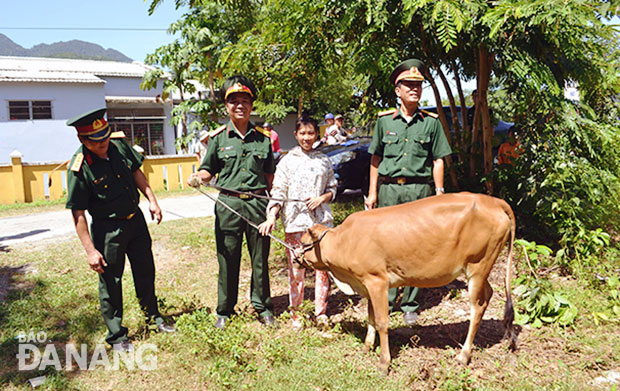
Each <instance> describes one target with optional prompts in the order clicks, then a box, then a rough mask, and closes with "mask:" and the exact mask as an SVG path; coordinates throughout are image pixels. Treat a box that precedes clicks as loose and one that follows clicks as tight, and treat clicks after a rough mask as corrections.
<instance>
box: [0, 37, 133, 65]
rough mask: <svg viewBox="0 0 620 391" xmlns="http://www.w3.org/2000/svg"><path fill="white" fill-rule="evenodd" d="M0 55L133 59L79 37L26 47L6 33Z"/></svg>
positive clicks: (123, 60) (129, 60)
mask: <svg viewBox="0 0 620 391" xmlns="http://www.w3.org/2000/svg"><path fill="white" fill-rule="evenodd" d="M0 56H19V57H53V58H74V59H82V60H109V61H121V62H131V61H133V60H132V59H131V58H129V57H127V56H125V55H124V54H123V53H121V52H119V51H118V50H114V49H104V48H103V47H101V46H99V45H97V44H94V43H90V42H85V41H80V40H77V39H74V40H71V41H68V42H56V43H52V44H49V45H48V44H45V43H41V44H39V45H35V46H34V47H33V48H32V49H25V48H23V47H21V46H20V45H18V44H16V43H15V42H13V41H11V39H10V38H9V37H7V36H6V35H4V34H0Z"/></svg>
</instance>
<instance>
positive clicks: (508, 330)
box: [503, 202, 517, 350]
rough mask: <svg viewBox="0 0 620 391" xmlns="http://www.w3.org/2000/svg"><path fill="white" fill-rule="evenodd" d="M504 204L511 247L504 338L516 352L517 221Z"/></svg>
mask: <svg viewBox="0 0 620 391" xmlns="http://www.w3.org/2000/svg"><path fill="white" fill-rule="evenodd" d="M503 204H504V212H506V214H507V215H508V218H509V220H510V247H509V248H508V262H507V263H506V281H505V282H504V287H505V289H506V305H505V307H504V320H503V324H504V330H505V334H504V338H508V341H509V343H510V346H509V349H511V350H515V349H516V348H517V332H516V330H515V327H514V324H513V322H514V319H515V312H514V307H513V305H512V288H511V283H510V282H511V280H512V250H513V247H514V241H515V231H516V225H517V224H516V220H515V215H514V212H513V211H512V208H511V207H510V205H508V203H506V202H503Z"/></svg>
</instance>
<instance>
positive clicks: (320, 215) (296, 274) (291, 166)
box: [259, 116, 337, 328]
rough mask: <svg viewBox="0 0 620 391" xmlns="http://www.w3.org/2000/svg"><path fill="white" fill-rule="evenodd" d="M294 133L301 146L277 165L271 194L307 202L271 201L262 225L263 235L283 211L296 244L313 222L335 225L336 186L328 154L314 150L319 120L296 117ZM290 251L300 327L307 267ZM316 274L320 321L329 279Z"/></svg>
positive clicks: (292, 300)
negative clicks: (300, 310) (298, 261)
mask: <svg viewBox="0 0 620 391" xmlns="http://www.w3.org/2000/svg"><path fill="white" fill-rule="evenodd" d="M294 133H295V138H296V139H297V143H298V144H299V146H297V147H295V148H293V149H292V150H291V151H290V152H289V153H288V154H286V156H284V157H283V158H282V160H281V161H280V163H279V164H278V166H277V168H276V173H275V177H274V180H273V186H272V189H271V195H272V197H274V198H279V199H283V198H294V199H303V200H306V202H305V203H300V202H285V203H282V202H280V201H270V202H269V205H268V206H267V220H266V221H265V222H263V223H262V224H261V225H260V226H259V231H260V232H261V234H263V235H267V234H268V233H269V232H271V230H272V229H273V227H274V225H275V222H276V218H277V216H278V213H281V215H282V216H281V218H282V224H283V225H284V232H285V241H286V242H287V243H289V244H291V245H292V246H293V247H295V246H297V245H300V244H301V242H300V239H301V236H302V235H303V233H304V232H305V231H306V230H307V229H308V228H310V227H312V226H313V225H315V224H323V225H324V226H326V227H333V223H334V219H333V216H332V211H331V208H330V206H329V201H331V200H333V199H334V198H335V197H336V185H337V183H336V178H335V177H334V171H333V170H332V165H331V163H330V161H329V159H328V158H327V156H325V155H324V154H322V153H321V152H318V151H315V150H313V149H312V145H313V144H314V142H315V141H317V140H318V138H319V131H318V125H317V123H316V121H315V120H314V119H312V118H310V117H306V116H304V117H301V118H299V119H297V122H296V123H295V132H294ZM287 253H288V275H289V282H290V295H289V298H290V303H291V307H292V308H293V317H292V320H293V327H295V328H300V327H301V322H300V321H299V319H298V317H297V314H296V313H295V311H296V310H298V309H299V306H300V305H301V303H302V302H303V300H304V276H305V269H303V268H301V267H298V266H297V265H294V264H293V259H294V255H293V254H292V252H291V251H290V250H288V251H287ZM315 274H316V283H315V291H314V292H315V294H314V295H315V315H316V316H317V320H319V321H320V322H325V321H326V320H327V315H326V314H325V312H326V310H327V294H328V291H329V278H328V274H327V272H324V271H320V270H316V271H315Z"/></svg>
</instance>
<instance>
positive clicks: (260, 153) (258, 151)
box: [252, 145, 269, 161]
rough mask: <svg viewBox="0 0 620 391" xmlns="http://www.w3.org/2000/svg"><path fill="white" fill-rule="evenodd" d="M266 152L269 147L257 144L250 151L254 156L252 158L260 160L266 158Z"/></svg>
mask: <svg viewBox="0 0 620 391" xmlns="http://www.w3.org/2000/svg"><path fill="white" fill-rule="evenodd" d="M268 154H269V148H268V147H265V146H262V145H261V146H257V147H256V148H254V150H253V151H252V155H253V156H254V159H257V160H261V161H262V160H266V159H267V155H268Z"/></svg>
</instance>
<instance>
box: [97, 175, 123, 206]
mask: <svg viewBox="0 0 620 391" xmlns="http://www.w3.org/2000/svg"><path fill="white" fill-rule="evenodd" d="M93 190H94V193H95V194H96V196H97V198H98V199H100V200H101V201H106V202H109V201H111V200H114V199H116V198H118V197H119V196H120V195H121V194H122V186H121V185H120V184H119V183H116V181H114V178H113V177H112V176H111V175H108V174H104V175H103V176H100V177H98V178H96V179H95V180H94V181H93Z"/></svg>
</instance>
